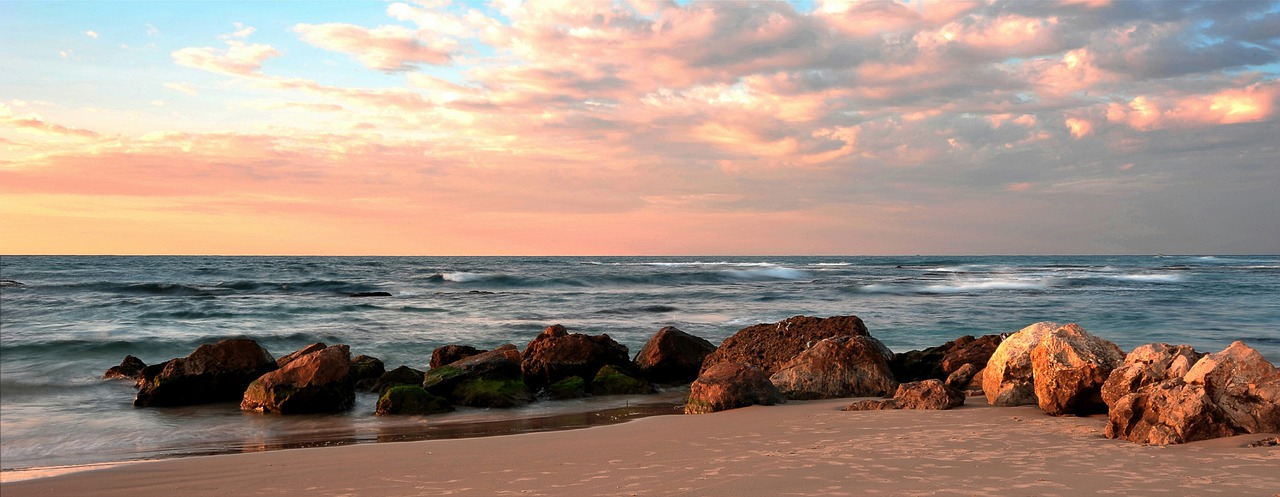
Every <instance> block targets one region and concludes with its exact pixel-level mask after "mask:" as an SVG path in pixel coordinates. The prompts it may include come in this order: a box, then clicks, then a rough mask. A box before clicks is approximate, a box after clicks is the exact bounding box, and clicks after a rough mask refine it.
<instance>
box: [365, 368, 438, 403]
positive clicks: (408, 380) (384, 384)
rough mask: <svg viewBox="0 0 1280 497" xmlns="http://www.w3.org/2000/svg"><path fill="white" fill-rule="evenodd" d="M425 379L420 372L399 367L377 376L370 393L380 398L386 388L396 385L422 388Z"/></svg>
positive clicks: (423, 374)
mask: <svg viewBox="0 0 1280 497" xmlns="http://www.w3.org/2000/svg"><path fill="white" fill-rule="evenodd" d="M425 378H426V374H425V373H423V372H422V371H418V370H416V369H413V368H411V367H409V366H400V367H398V368H395V369H392V370H390V371H387V372H385V373H382V376H379V377H378V380H377V381H376V382H374V384H373V385H372V387H370V388H371V389H372V391H375V392H378V395H379V396H381V395H382V394H383V393H386V391H387V389H388V388H391V387H394V386H396V385H414V386H422V381H423V380H424V379H425Z"/></svg>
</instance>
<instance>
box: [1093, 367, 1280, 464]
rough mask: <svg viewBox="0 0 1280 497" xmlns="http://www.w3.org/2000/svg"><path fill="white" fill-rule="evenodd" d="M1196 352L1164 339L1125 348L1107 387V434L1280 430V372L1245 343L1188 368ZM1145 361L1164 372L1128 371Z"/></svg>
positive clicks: (1165, 438)
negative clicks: (1145, 374)
mask: <svg viewBox="0 0 1280 497" xmlns="http://www.w3.org/2000/svg"><path fill="white" fill-rule="evenodd" d="M1197 355H1198V353H1197V352H1195V351H1194V350H1188V348H1183V347H1174V346H1168V345H1164V344H1153V345H1149V346H1143V347H1139V348H1138V349H1135V350H1134V352H1132V353H1130V355H1129V356H1130V357H1127V358H1126V359H1125V365H1124V366H1122V367H1121V368H1119V369H1117V370H1116V371H1115V372H1113V373H1112V378H1114V380H1112V379H1109V380H1108V382H1107V385H1106V387H1105V389H1106V398H1107V399H1109V400H1108V405H1109V407H1110V409H1109V411H1108V420H1107V431H1106V434H1107V437H1108V438H1123V439H1126V440H1130V441H1134V442H1140V443H1150V444H1170V443H1184V442H1191V441H1195V440H1204V439H1209V438H1217V437H1224V436H1231V435H1239V434H1245V433H1274V432H1277V431H1280V370H1278V369H1277V368H1276V367H1275V366H1274V365H1272V364H1271V363H1270V362H1268V361H1267V360H1266V359H1265V358H1263V357H1262V354H1260V353H1258V351H1256V350H1254V349H1252V348H1250V347H1249V346H1247V345H1245V344H1244V343H1242V342H1234V343H1232V344H1231V345H1230V346H1228V347H1227V348H1226V349H1224V350H1223V351H1222V352H1219V353H1216V354H1208V355H1204V356H1203V357H1199V359H1198V360H1197V361H1196V362H1195V363H1194V364H1192V365H1191V366H1190V367H1189V368H1188V367H1186V365H1185V363H1186V361H1187V360H1188V359H1189V358H1191V357H1196V356H1197ZM1147 361H1150V364H1154V365H1156V367H1157V368H1159V367H1161V366H1163V367H1164V372H1163V373H1162V374H1159V375H1157V374H1152V375H1150V376H1148V377H1142V376H1136V375H1133V374H1131V373H1130V371H1129V370H1128V369H1126V368H1128V367H1130V366H1138V365H1141V364H1143V363H1144V362H1147ZM1184 370H1185V373H1183V374H1182V375H1181V376H1177V373H1179V372H1182V371H1184ZM1162 377H1163V378H1162ZM1126 386H1127V387H1128V388H1129V390H1128V391H1127V392H1126V391H1124V388H1125V387H1126Z"/></svg>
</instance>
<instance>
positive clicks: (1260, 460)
mask: <svg viewBox="0 0 1280 497" xmlns="http://www.w3.org/2000/svg"><path fill="white" fill-rule="evenodd" d="M969 400H970V402H971V403H972V404H970V405H967V406H965V407H962V408H960V409H955V410H951V411H864V412H843V411H840V408H841V407H843V406H844V405H847V404H848V403H849V400H847V399H846V400H832V401H812V402H792V403H789V404H786V405H782V406H773V407H749V408H745V409H737V410H733V411H727V412H721V413H715V414H707V415H699V416H659V417H651V418H644V419H640V420H636V421H632V422H628V423H624V424H619V425H611V426H601V427H594V428H586V429H579V430H569V431H559V432H544V433H529V434H521V435H506V436H498V437H488V438H474V439H460V440H429V441H421V442H404V443H380V444H366V445H351V446H342V447H327V448H316V449H294V450H282V451H272V452H257V453H247V454H235V455H223V456H208V457H192V458H182V459H169V460H162V461H154V462H144V463H136V464H127V465H121V466H117V467H111V468H107V469H93V470H88V471H79V472H74V473H70V474H62V475H58V476H52V477H45V478H38V479H31V480H26V481H10V482H7V483H3V484H0V493H2V494H3V495H4V497H22V496H27V495H42V496H51V495H52V496H129V497H138V496H147V495H166V496H170V495H179V496H182V497H200V496H215V495H216V496H227V495H234V496H253V495H308V496H420V495H423V496H425V495H477V496H481V495H483V496H489V495H624V496H629V495H690V496H784V495H797V496H804V495H814V496H816V495H894V496H929V495H982V496H999V495H1009V496H1032V495H1036V496H1054V495H1062V496H1076V495H1126V496H1129V495H1159V496H1176V495H1224V496H1250V495H1256V496H1267V497H1274V496H1278V495H1280V449H1277V448H1274V447H1271V448H1249V447H1246V445H1247V444H1248V443H1249V442H1252V441H1255V440H1258V439H1261V438H1264V437H1265V436H1266V435H1249V436H1241V437H1233V438H1226V439H1218V440H1211V441H1206V442H1197V443H1192V444H1186V445H1179V446H1167V447H1157V446H1143V445H1138V444H1133V443H1130V442H1124V441H1117V440H1108V439H1106V438H1104V437H1103V436H1102V428H1103V425H1104V424H1105V419H1104V418H1102V417H1091V418H1074V417H1065V418H1055V417H1050V416H1047V415H1045V414H1043V413H1041V412H1040V411H1039V410H1038V409H1036V408H1034V407H1019V408H996V407H988V406H985V405H981V404H983V403H982V402H981V399H976V398H970V399H969ZM11 476H12V475H11Z"/></svg>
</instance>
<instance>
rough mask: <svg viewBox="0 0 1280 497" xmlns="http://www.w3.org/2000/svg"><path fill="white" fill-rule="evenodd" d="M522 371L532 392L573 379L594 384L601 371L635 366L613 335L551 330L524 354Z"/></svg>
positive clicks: (522, 356)
mask: <svg viewBox="0 0 1280 497" xmlns="http://www.w3.org/2000/svg"><path fill="white" fill-rule="evenodd" d="M520 357H521V360H520V370H521V371H522V372H523V373H524V381H525V383H526V384H528V385H529V387H530V388H533V389H535V390H536V389H539V388H542V387H544V386H547V385H550V384H552V383H555V382H557V381H560V380H563V379H565V378H568V377H570V376H578V377H581V378H584V379H587V380H588V381H590V379H591V378H595V376H596V373H597V372H599V371H600V368H602V367H604V366H606V365H609V364H612V365H615V366H619V367H622V368H628V367H629V366H630V365H631V357H630V355H629V354H628V353H627V347H626V346H625V345H622V344H620V343H618V342H616V341H614V340H613V339H612V338H609V335H594V336H591V335H583V334H581V333H572V334H571V333H569V332H568V331H567V330H565V328H564V326H560V325H554V326H549V327H547V329H546V330H544V331H543V332H542V333H540V334H539V335H538V336H537V337H535V338H534V339H533V340H532V341H530V342H529V345H528V346H526V347H525V349H524V352H522V353H521V354H520Z"/></svg>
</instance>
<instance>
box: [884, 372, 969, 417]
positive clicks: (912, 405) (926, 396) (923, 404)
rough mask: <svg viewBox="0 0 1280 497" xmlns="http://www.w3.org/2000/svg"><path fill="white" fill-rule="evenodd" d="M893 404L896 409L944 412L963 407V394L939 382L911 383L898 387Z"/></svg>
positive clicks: (929, 380) (933, 380)
mask: <svg viewBox="0 0 1280 497" xmlns="http://www.w3.org/2000/svg"><path fill="white" fill-rule="evenodd" d="M893 402H894V404H895V405H897V408H898V409H928V410H945V409H952V408H956V407H960V406H962V405H964V392H961V391H960V390H956V389H954V388H951V387H948V386H946V385H945V384H943V383H942V381H941V380H935V379H928V380H921V381H913V382H911V383H903V384H901V385H898V391H897V392H895V393H894V394H893Z"/></svg>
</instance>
